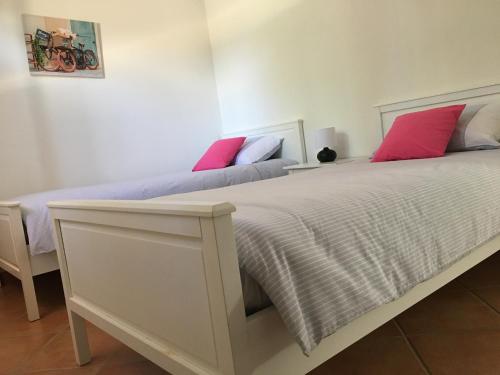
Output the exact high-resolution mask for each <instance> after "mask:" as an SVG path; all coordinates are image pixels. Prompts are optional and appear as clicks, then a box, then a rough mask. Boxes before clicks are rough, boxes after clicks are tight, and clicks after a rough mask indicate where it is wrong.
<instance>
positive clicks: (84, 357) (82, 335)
mask: <svg viewBox="0 0 500 375" xmlns="http://www.w3.org/2000/svg"><path fill="white" fill-rule="evenodd" d="M68 316H69V326H70V328H71V338H72V340H73V348H74V349H75V357H76V363H77V364H78V365H79V366H83V365H85V364H87V363H89V362H90V360H91V354H90V346H89V339H88V337H87V327H86V326H85V320H84V319H83V318H82V317H81V316H80V315H77V314H76V313H75V312H73V311H69V312H68Z"/></svg>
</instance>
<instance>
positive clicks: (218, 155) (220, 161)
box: [193, 137, 246, 172]
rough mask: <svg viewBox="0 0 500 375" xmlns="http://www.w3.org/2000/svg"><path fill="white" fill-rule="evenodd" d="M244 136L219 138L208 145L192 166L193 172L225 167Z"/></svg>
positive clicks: (239, 146)
mask: <svg viewBox="0 0 500 375" xmlns="http://www.w3.org/2000/svg"><path fill="white" fill-rule="evenodd" d="M245 139H246V138H245V137H237V138H227V139H220V140H218V141H216V142H214V143H213V144H212V146H210V147H209V149H208V150H207V152H205V154H204V155H203V156H202V157H201V159H200V160H199V161H198V163H196V165H195V166H194V168H193V172H197V171H206V170H208V169H220V168H226V167H227V166H228V165H229V164H231V162H232V161H233V160H234V157H235V156H236V154H237V153H238V151H239V150H240V148H241V146H242V145H243V142H245Z"/></svg>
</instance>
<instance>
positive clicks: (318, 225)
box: [162, 150, 500, 353]
mask: <svg viewBox="0 0 500 375" xmlns="http://www.w3.org/2000/svg"><path fill="white" fill-rule="evenodd" d="M162 199H167V200H169V199H172V200H176V201H179V200H194V201H228V202H231V203H233V204H234V205H235V206H236V212H235V213H234V214H233V225H234V233H235V239H236V245H237V251H238V260H239V265H240V268H241V270H242V274H247V275H249V276H250V277H251V278H253V279H254V280H255V281H256V282H257V283H258V285H260V286H261V287H262V288H263V290H264V291H265V293H266V294H267V295H268V296H269V298H270V300H271V301H272V303H273V305H274V306H275V307H276V309H277V310H278V312H279V313H280V315H281V317H282V319H283V321H284V323H285V325H286V326H287V328H288V330H289V331H290V333H291V334H292V335H293V337H295V339H296V340H297V342H298V343H299V345H300V346H301V347H302V349H303V350H304V352H305V353H310V352H311V351H312V350H313V349H314V348H315V347H316V346H317V345H318V344H319V343H320V342H321V340H322V338H324V337H326V336H328V335H330V334H332V333H334V332H335V331H336V330H338V329H339V328H340V327H342V326H345V325H346V324H348V323H349V322H351V321H352V320H354V319H356V318H357V317H359V316H361V315H363V314H364V313H366V312H368V311H370V310H372V309H374V308H376V307H378V306H381V305H382V304H385V303H388V302H390V301H393V300H395V299H397V298H399V297H401V296H402V295H404V294H405V293H407V292H408V291H409V290H410V289H412V288H413V287H414V286H416V285H417V284H419V283H421V282H423V281H425V280H427V279H429V278H431V277H433V276H434V275H436V274H438V273H440V272H442V271H443V270H445V269H446V268H448V267H449V266H450V265H452V264H453V263H454V262H456V261H458V260H459V259H461V258H462V257H464V256H466V255H467V254H469V252H470V251H471V250H473V249H474V248H476V247H477V246H479V245H481V244H482V243H484V242H486V241H488V240H490V239H492V238H493V237H494V236H496V235H498V234H499V233H500V150H491V151H475V152H463V153H456V154H450V155H447V156H445V157H443V158H436V159H426V160H410V161H400V162H388V163H350V164H340V165H336V166H331V167H326V168H320V169H316V170H313V171H310V172H306V173H300V174H293V175H291V176H288V177H282V178H277V179H272V180H267V181H259V182H255V183H252V184H245V185H239V186H232V187H227V188H222V189H216V190H210V191H201V192H195V193H189V194H182V195H175V196H171V197H167V198H162ZM243 277H245V276H243ZM245 288H246V289H248V288H249V286H248V285H245ZM245 299H247V298H245Z"/></svg>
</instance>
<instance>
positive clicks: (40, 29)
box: [23, 15, 104, 78]
mask: <svg viewBox="0 0 500 375" xmlns="http://www.w3.org/2000/svg"><path fill="white" fill-rule="evenodd" d="M23 17H24V19H23V21H24V28H25V34H24V36H25V42H26V51H27V55H28V65H29V70H30V72H31V74H32V75H56V76H71V77H89V78H103V77H104V69H103V66H102V55H101V44H100V32H99V24H96V23H92V22H86V21H75V20H68V19H58V18H50V17H40V16H30V15H25V16H23ZM61 26H64V27H61Z"/></svg>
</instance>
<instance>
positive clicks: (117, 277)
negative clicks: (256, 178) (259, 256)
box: [49, 201, 245, 374]
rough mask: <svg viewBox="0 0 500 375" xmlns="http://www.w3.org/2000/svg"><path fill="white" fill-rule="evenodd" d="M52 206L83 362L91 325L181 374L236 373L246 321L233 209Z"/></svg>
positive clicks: (135, 204)
mask: <svg viewBox="0 0 500 375" xmlns="http://www.w3.org/2000/svg"><path fill="white" fill-rule="evenodd" d="M49 206H50V207H51V214H52V216H53V219H54V223H55V225H54V229H55V236H56V240H57V244H58V245H57V247H58V249H57V250H58V257H59V263H60V265H61V274H62V277H63V283H64V287H65V294H66V299H67V306H68V311H69V315H70V320H71V325H72V330H73V334H74V341H75V348H76V353H77V361H78V362H79V363H80V364H84V363H86V362H88V361H89V360H90V356H89V349H88V344H87V340H86V334H85V329H84V324H83V322H82V318H84V319H86V320H89V321H91V322H93V323H94V324H96V325H97V326H99V327H101V328H102V329H104V330H105V331H107V332H109V333H111V334H112V335H114V336H115V337H117V338H118V339H120V340H121V341H123V342H124V343H125V344H127V345H128V346H130V347H131V348H133V349H135V350H136V351H138V352H139V353H141V354H143V355H144V356H146V357H147V358H149V359H151V360H152V361H154V362H156V363H157V364H159V365H160V366H162V367H163V368H165V369H166V370H168V371H170V372H172V373H174V374H188V373H196V374H234V373H235V361H234V360H233V350H232V346H231V343H232V342H233V344H235V343H237V342H238V340H239V339H238V338H233V340H231V337H230V335H231V334H233V335H234V334H236V332H237V331H238V330H237V329H234V330H232V332H230V331H231V329H230V327H231V326H235V325H239V326H240V327H243V326H244V323H245V315H244V307H243V300H242V292H241V283H240V278H239V270H238V263H237V257H236V251H235V245H234V238H233V230H232V223H231V216H230V215H231V212H233V211H234V207H233V206H232V205H230V204H228V203H215V204H207V203H200V204H196V203H190V204H176V203H150V202H117V201H114V202H111V201H110V202H103V201H101V202H80V203H78V202H71V203H50V204H49ZM125 211H126V212H125ZM219 251H227V253H225V254H220V253H219Z"/></svg>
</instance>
